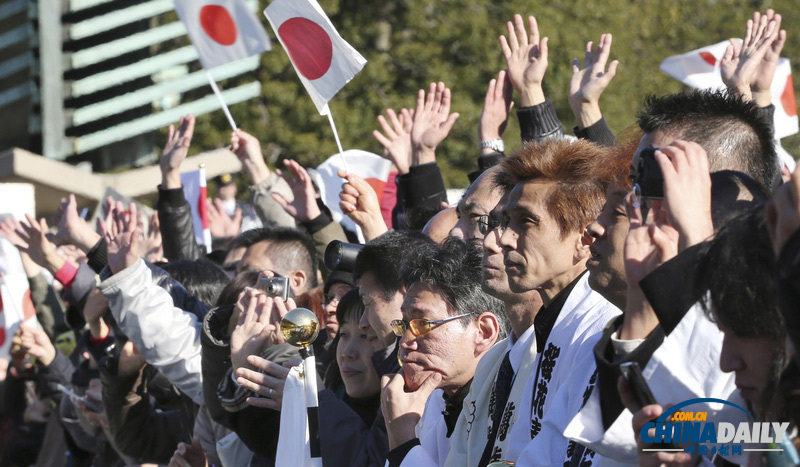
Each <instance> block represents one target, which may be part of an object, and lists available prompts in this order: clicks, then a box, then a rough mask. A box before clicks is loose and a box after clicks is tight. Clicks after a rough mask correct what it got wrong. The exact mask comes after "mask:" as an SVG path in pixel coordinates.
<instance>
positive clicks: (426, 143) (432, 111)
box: [411, 82, 458, 166]
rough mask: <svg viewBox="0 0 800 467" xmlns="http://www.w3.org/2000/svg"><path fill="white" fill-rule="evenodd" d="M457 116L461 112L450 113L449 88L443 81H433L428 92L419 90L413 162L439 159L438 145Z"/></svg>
mask: <svg viewBox="0 0 800 467" xmlns="http://www.w3.org/2000/svg"><path fill="white" fill-rule="evenodd" d="M457 119H458V113H453V114H451V113H450V89H449V88H447V87H445V85H444V83H442V82H439V83H438V84H437V83H431V85H430V88H429V89H428V94H427V96H426V94H425V91H424V90H423V89H420V90H419V94H418V95H417V108H416V109H415V110H414V124H413V125H412V127H411V147H412V157H411V165H412V166H413V165H421V164H427V163H429V162H435V161H436V147H437V146H438V145H439V144H440V143H441V142H442V141H444V139H445V138H447V135H448V134H450V130H451V129H452V128H453V125H454V124H455V123H456V120H457Z"/></svg>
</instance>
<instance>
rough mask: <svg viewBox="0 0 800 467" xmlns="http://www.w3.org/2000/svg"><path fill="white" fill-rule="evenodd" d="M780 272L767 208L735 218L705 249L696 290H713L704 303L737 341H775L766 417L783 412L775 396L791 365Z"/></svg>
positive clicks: (765, 401) (765, 397)
mask: <svg viewBox="0 0 800 467" xmlns="http://www.w3.org/2000/svg"><path fill="white" fill-rule="evenodd" d="M775 270H776V264H775V252H774V251H773V250H772V242H771V240H770V237H769V232H768V230H767V225H766V218H765V215H764V210H763V209H761V208H758V209H755V210H752V211H750V212H747V213H745V214H743V215H741V216H739V217H736V218H734V219H732V220H730V221H729V222H728V223H726V224H725V225H724V226H723V227H722V228H721V229H720V230H719V231H718V232H717V234H716V236H715V237H714V239H713V240H711V241H710V242H708V243H707V244H706V245H705V246H704V247H703V248H702V250H701V256H700V261H699V264H698V270H697V277H698V278H699V280H698V281H697V282H698V283H697V284H696V290H695V292H696V293H700V294H704V293H705V292H706V291H707V292H708V294H709V295H710V298H711V300H710V303H708V301H707V300H704V301H702V302H703V306H704V308H705V310H706V313H708V314H709V315H710V316H711V317H712V319H716V320H717V321H718V322H719V323H720V324H722V325H724V326H725V327H726V328H728V329H730V330H731V331H732V332H733V333H734V334H735V335H736V336H737V337H744V338H748V337H758V338H767V339H769V341H770V342H771V343H772V345H773V349H772V352H773V355H772V357H771V358H769V360H768V361H765V362H763V364H764V365H770V366H771V373H770V381H769V382H768V384H767V387H766V389H765V390H764V393H763V394H762V397H761V401H760V402H761V404H762V407H763V413H761V414H760V415H761V416H762V418H763V417H767V416H769V415H770V413H771V412H773V411H776V410H780V404H781V403H780V401H779V400H778V399H777V398H775V395H776V388H777V385H778V381H779V378H780V373H781V372H782V371H783V368H784V366H785V363H786V346H785V337H786V330H785V325H784V321H783V318H782V316H781V313H780V308H779V303H778V284H777V277H776V274H775ZM699 296H702V295H699ZM712 307H713V314H712V310H711V308H712Z"/></svg>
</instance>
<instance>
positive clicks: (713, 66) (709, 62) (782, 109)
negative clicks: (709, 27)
mask: <svg viewBox="0 0 800 467" xmlns="http://www.w3.org/2000/svg"><path fill="white" fill-rule="evenodd" d="M728 44H729V42H728V41H724V42H720V43H718V44H714V45H709V46H707V47H702V48H699V49H697V50H693V51H691V52H687V53H685V54H683V55H675V56H672V57H669V58H667V59H666V60H664V61H663V62H661V71H663V72H665V73H666V74H668V75H670V76H672V77H673V78H675V79H677V80H678V81H680V82H682V83H683V84H685V85H687V86H691V87H693V88H698V89H707V88H723V87H725V85H724V84H723V83H722V75H721V74H720V64H721V63H722V56H723V55H724V54H725V49H726V48H727V47H728ZM770 90H771V91H772V104H773V105H774V106H775V138H776V139H781V138H784V137H786V136H789V135H793V134H795V133H797V132H798V130H799V127H798V118H797V103H796V102H795V96H794V86H793V85H792V69H791V66H790V64H789V60H788V59H786V58H781V59H780V61H779V62H778V68H777V69H776V70H775V77H774V78H773V80H772V87H771V88H770Z"/></svg>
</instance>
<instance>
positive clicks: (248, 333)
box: [231, 287, 297, 371]
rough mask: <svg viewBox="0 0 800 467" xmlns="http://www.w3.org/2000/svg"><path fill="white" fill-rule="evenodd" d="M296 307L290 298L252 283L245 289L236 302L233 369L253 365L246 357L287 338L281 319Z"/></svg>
mask: <svg viewBox="0 0 800 467" xmlns="http://www.w3.org/2000/svg"><path fill="white" fill-rule="evenodd" d="M287 307H288V308H287ZM296 307H297V305H296V304H295V303H294V300H293V299H291V298H290V299H289V300H287V302H286V303H284V301H283V300H282V299H280V298H272V297H269V296H268V295H267V294H265V293H264V292H263V291H260V290H258V289H255V288H252V287H248V288H246V289H245V291H244V292H242V294H241V295H240V297H239V301H238V302H237V303H236V313H237V315H238V319H237V323H236V327H235V328H234V329H233V333H232V334H231V364H232V365H233V369H234V371H235V370H238V369H239V368H242V367H244V368H249V369H252V368H253V367H252V365H251V364H250V363H249V362H248V361H247V357H249V356H250V355H258V354H259V353H260V352H261V349H263V348H265V347H267V346H270V345H274V344H281V343H283V342H285V341H284V339H283V335H282V334H281V332H280V322H281V319H282V318H283V316H284V315H286V313H287V312H288V310H291V309H294V308H296Z"/></svg>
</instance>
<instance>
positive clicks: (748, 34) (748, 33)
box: [742, 16, 755, 47]
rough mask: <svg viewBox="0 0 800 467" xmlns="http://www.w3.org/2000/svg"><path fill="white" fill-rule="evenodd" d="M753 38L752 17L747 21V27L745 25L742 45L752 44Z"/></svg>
mask: <svg viewBox="0 0 800 467" xmlns="http://www.w3.org/2000/svg"><path fill="white" fill-rule="evenodd" d="M754 17H755V16H754ZM752 38H753V20H752V19H748V20H747V23H745V27H744V40H743V41H742V47H747V46H749V45H750V40H751V39H752Z"/></svg>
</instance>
